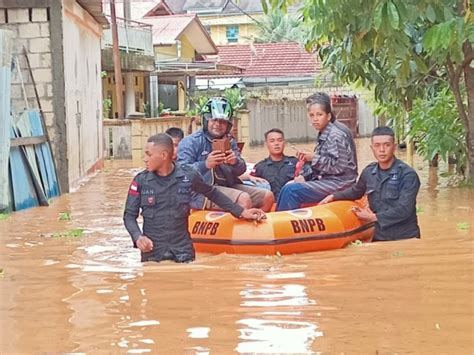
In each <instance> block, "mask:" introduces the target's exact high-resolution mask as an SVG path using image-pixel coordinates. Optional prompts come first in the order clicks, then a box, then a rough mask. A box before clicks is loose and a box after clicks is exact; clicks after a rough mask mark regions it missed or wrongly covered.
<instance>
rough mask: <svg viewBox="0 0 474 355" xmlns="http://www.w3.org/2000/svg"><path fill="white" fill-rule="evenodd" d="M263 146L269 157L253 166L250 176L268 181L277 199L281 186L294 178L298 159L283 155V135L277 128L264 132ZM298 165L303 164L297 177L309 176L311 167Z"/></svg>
mask: <svg viewBox="0 0 474 355" xmlns="http://www.w3.org/2000/svg"><path fill="white" fill-rule="evenodd" d="M265 145H266V146H267V149H268V153H269V156H268V158H265V159H263V160H262V161H260V162H258V163H257V164H255V167H254V169H253V170H252V171H251V173H250V175H252V176H256V177H260V178H263V179H265V180H266V181H268V182H269V184H270V186H271V190H272V192H273V195H275V198H278V195H279V194H280V190H281V189H282V188H283V186H284V185H285V184H286V183H288V182H290V181H292V180H293V179H294V178H295V171H296V167H297V166H298V158H296V157H294V156H287V155H285V153H284V150H285V135H284V133H283V131H282V130H281V129H279V128H272V129H270V130H269V131H267V132H265ZM300 164H303V166H302V168H300V169H298V170H299V171H298V172H297V174H298V176H300V175H302V176H303V177H304V176H309V175H311V173H312V171H311V166H310V165H309V164H305V163H304V161H301V162H300Z"/></svg>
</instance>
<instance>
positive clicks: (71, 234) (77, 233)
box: [52, 228, 84, 238]
mask: <svg viewBox="0 0 474 355" xmlns="http://www.w3.org/2000/svg"><path fill="white" fill-rule="evenodd" d="M83 233H84V229H81V228H75V229H69V230H67V231H64V232H57V233H53V235H52V237H53V238H78V237H82V235H83Z"/></svg>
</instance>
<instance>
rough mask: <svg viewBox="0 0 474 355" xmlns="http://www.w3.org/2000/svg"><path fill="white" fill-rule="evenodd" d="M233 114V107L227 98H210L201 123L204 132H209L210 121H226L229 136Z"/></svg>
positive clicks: (204, 108) (202, 112)
mask: <svg viewBox="0 0 474 355" xmlns="http://www.w3.org/2000/svg"><path fill="white" fill-rule="evenodd" d="M232 114H233V110H232V106H231V105H230V102H229V101H228V100H227V99H226V98H224V97H212V98H210V99H209V101H207V103H206V105H204V107H203V108H202V110H201V123H202V127H203V129H204V131H205V132H207V123H208V121H209V120H225V121H226V122H227V131H226V134H228V133H229V132H230V130H231V128H232Z"/></svg>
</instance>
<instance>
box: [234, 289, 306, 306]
mask: <svg viewBox="0 0 474 355" xmlns="http://www.w3.org/2000/svg"><path fill="white" fill-rule="evenodd" d="M247 287H248V288H247V289H246V290H244V291H242V292H241V293H240V295H241V296H242V297H243V298H244V301H243V302H242V303H241V305H242V306H244V307H279V306H305V305H309V304H314V303H315V302H314V301H313V300H310V299H308V296H307V294H306V292H305V289H306V287H305V286H303V285H261V286H260V287H259V288H254V287H252V286H251V285H248V286H247Z"/></svg>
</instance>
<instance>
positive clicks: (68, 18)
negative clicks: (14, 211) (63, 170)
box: [63, 0, 103, 186]
mask: <svg viewBox="0 0 474 355" xmlns="http://www.w3.org/2000/svg"><path fill="white" fill-rule="evenodd" d="M63 13H64V21H63V35H64V41H63V46H64V83H65V94H66V95H65V109H66V127H67V141H68V148H69V149H68V167H69V169H68V173H69V182H70V185H71V186H75V185H77V183H78V182H79V180H80V178H81V177H83V176H84V175H86V174H88V173H90V172H91V171H92V170H94V169H96V168H97V167H99V166H100V165H101V163H102V157H103V145H102V83H101V78H100V73H101V67H100V40H101V37H102V29H101V27H100V26H99V25H98V24H97V23H96V22H95V20H94V19H93V18H92V17H91V16H90V14H89V13H87V12H86V11H85V10H83V9H82V7H80V6H79V5H77V4H76V2H75V1H73V0H65V1H64V9H63Z"/></svg>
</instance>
